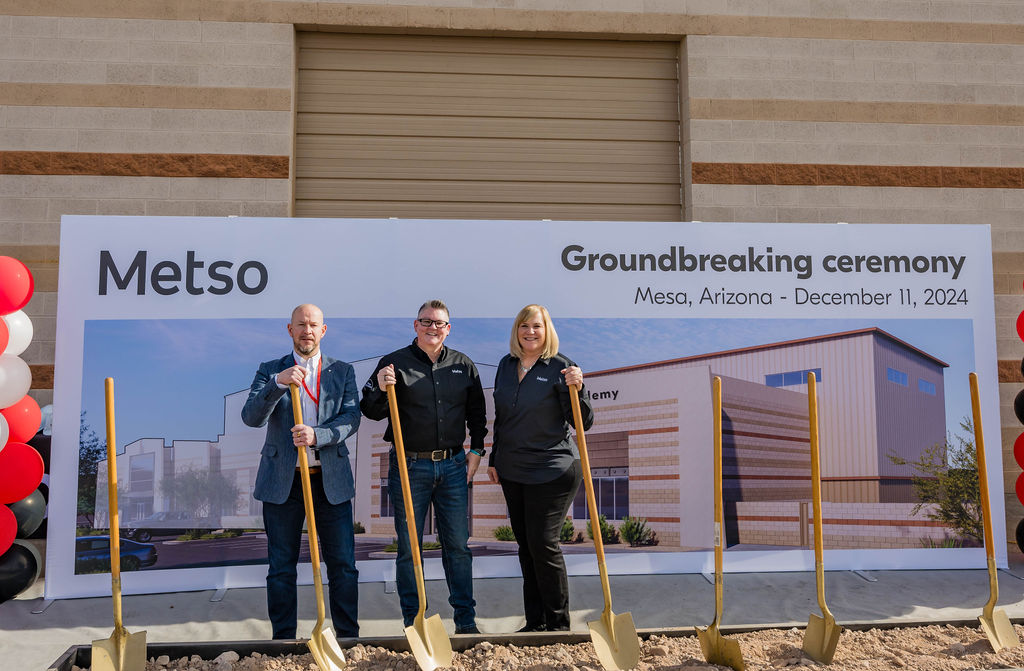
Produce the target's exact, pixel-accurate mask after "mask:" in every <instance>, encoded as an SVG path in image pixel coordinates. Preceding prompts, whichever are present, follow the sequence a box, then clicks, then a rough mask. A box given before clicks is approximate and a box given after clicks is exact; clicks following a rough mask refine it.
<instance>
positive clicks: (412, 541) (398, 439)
mask: <svg viewBox="0 0 1024 671" xmlns="http://www.w3.org/2000/svg"><path fill="white" fill-rule="evenodd" d="M384 390H385V392H386V393H387V395H388V413H389V415H390V417H391V434H392V436H393V438H394V441H395V457H396V459H397V460H398V475H399V477H400V479H401V481H402V502H403V503H404V505H405V524H406V528H407V529H408V530H409V549H410V552H412V568H413V572H414V573H415V574H416V591H417V594H418V595H419V600H420V610H419V616H420V617H422V616H423V613H424V612H425V611H426V609H427V589H426V586H425V585H424V584H423V559H422V558H421V557H420V541H419V537H418V536H417V535H416V510H415V508H413V505H412V489H411V488H410V486H409V467H408V466H407V465H406V463H405V443H404V442H403V441H402V421H401V420H400V419H399V417H398V397H397V396H396V395H395V385H393V384H389V385H388V386H387V387H385V388H384Z"/></svg>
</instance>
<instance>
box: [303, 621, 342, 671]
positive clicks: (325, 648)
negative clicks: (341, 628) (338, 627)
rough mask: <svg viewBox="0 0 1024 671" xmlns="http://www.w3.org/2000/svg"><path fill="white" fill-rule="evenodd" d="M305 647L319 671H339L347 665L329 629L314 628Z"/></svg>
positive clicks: (336, 640)
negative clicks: (307, 647)
mask: <svg viewBox="0 0 1024 671" xmlns="http://www.w3.org/2000/svg"><path fill="white" fill-rule="evenodd" d="M306 645H307V646H309V652H310V653H312V655H313V661H315V662H316V665H317V666H319V667H320V671H341V669H344V668H345V667H346V666H347V665H348V662H347V661H346V660H345V653H343V652H342V651H341V646H340V645H338V639H337V637H335V635H334V632H333V631H331V628H330V627H324V628H323V629H316V628H314V629H313V633H311V634H310V635H309V641H307V642H306Z"/></svg>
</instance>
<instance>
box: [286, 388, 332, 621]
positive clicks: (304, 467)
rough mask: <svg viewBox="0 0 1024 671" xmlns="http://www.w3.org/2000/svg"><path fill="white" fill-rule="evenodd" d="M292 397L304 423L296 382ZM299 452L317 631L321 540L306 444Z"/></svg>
mask: <svg viewBox="0 0 1024 671" xmlns="http://www.w3.org/2000/svg"><path fill="white" fill-rule="evenodd" d="M288 388H289V390H290V391H291V397H292V418H293V419H294V420H295V423H296V424H302V423H303V421H302V399H301V398H300V397H299V387H298V385H295V384H290V385H288ZM298 452H299V477H300V479H301V480H302V504H303V506H304V507H305V508H306V526H307V527H308V532H309V533H308V534H307V536H308V537H309V559H310V561H311V562H312V564H313V565H312V569H313V585H314V586H315V588H316V625H314V627H313V630H314V631H317V630H319V629H320V627H321V625H323V623H324V619H325V617H326V613H325V608H324V594H323V592H324V585H323V579H322V578H321V577H320V540H319V536H317V535H316V517H315V516H314V514H313V483H312V482H310V480H309V458H308V457H307V456H306V446H305V445H302V446H300V447H299V448H298Z"/></svg>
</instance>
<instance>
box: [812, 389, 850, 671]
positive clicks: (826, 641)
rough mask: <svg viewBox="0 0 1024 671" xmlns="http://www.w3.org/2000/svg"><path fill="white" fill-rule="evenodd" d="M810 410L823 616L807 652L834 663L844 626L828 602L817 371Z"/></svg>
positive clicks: (817, 575) (816, 554) (817, 577)
mask: <svg viewBox="0 0 1024 671" xmlns="http://www.w3.org/2000/svg"><path fill="white" fill-rule="evenodd" d="M807 411H808V414H809V415H810V416H809V418H808V419H809V420H810V427H811V502H812V505H813V506H814V575H815V582H816V584H817V587H818V607H819V608H821V613H822V615H823V617H819V616H817V615H815V614H814V613H811V617H810V619H809V620H808V622H807V629H806V630H805V631H804V652H805V653H806V654H807V656H808V657H810V658H811V659H813V660H814V661H816V662H821V663H822V664H831V663H832V657H833V656H834V655H835V654H836V645H838V644H839V634H841V633H842V632H843V628H842V627H840V626H839V625H837V624H836V618H834V617H833V616H832V611H830V610H829V609H828V606H827V605H825V562H824V559H823V556H824V554H825V551H824V541H823V539H822V536H823V533H822V529H821V526H822V522H821V463H820V454H819V446H818V386H817V380H816V379H815V377H814V373H808V374H807Z"/></svg>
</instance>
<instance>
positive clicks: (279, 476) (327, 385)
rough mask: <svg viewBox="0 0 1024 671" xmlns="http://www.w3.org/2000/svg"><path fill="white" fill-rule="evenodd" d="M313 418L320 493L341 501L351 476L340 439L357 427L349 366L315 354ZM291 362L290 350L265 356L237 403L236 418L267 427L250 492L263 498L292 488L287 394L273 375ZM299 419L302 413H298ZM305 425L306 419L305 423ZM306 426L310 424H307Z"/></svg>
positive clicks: (283, 495) (279, 498)
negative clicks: (269, 358) (239, 412)
mask: <svg viewBox="0 0 1024 671" xmlns="http://www.w3.org/2000/svg"><path fill="white" fill-rule="evenodd" d="M321 356H322V357H323V359H322V361H321V367H320V401H319V403H318V405H317V414H318V416H319V420H320V421H319V423H318V424H317V425H316V426H314V427H313V430H314V432H316V447H317V449H319V450H320V467H321V469H322V473H323V483H324V493H325V494H326V495H327V500H328V501H330V502H331V503H335V504H337V503H344V502H345V501H348V500H349V499H351V498H352V497H353V496H355V480H354V479H353V477H352V467H351V466H350V465H349V461H348V447H346V446H345V439H346V438H348V437H349V436H351V435H354V434H355V432H356V429H358V428H359V392H358V391H357V390H356V375H355V370H354V369H353V368H352V366H350V365H349V364H347V363H345V362H344V361H339V360H338V359H332V358H331V357H329V356H327V355H324V354H321ZM294 365H295V358H294V357H293V356H292V354H291V353H289V354H287V355H286V356H283V357H281V358H280V359H275V360H274V361H265V362H263V363H261V364H260V367H259V370H257V371H256V377H255V379H253V381H252V387H251V388H250V389H249V398H248V399H246V401H245V405H244V406H242V421H243V422H245V424H246V425H248V426H252V427H260V426H263V425H266V426H267V438H266V440H265V441H264V443H263V450H262V452H261V453H260V468H259V470H258V471H257V472H256V486H255V488H254V489H253V493H252V495H253V496H254V497H255V498H256V499H258V500H260V501H265V502H267V503H284V502H285V500H286V499H287V498H288V493H289V492H290V491H291V488H292V480H293V478H294V477H295V467H296V466H297V464H298V452H297V451H296V449H295V445H294V443H293V442H292V427H293V426H295V420H294V417H293V416H292V399H291V393H290V392H289V390H288V389H280V388H278V386H277V380H276V379H275V377H276V376H277V374H278V373H280V372H281V371H283V370H285V369H286V368H291V367H292V366H294ZM303 419H305V418H303ZM306 423H307V424H309V422H308V421H307V422H306ZM309 426H313V425H312V424H309Z"/></svg>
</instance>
